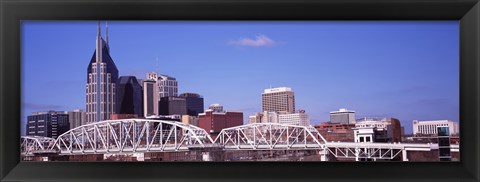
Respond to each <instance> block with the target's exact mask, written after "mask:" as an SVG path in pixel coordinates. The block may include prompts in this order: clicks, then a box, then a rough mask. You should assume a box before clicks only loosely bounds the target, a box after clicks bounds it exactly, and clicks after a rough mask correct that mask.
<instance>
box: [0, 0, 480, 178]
mask: <svg viewBox="0 0 480 182" xmlns="http://www.w3.org/2000/svg"><path fill="white" fill-rule="evenodd" d="M99 19H100V20H105V19H107V20H274V21H278V20H459V21H460V25H459V28H460V70H461V71H460V120H461V121H462V124H460V130H461V131H462V132H461V133H460V135H461V138H462V142H461V144H460V148H461V156H462V157H461V162H452V163H438V162H406V163H403V162H376V163H368V162H367V163H354V164H353V163H349V162H323V163H320V162H301V163H293V162H261V163H255V162H235V163H225V162H218V163H217V162H214V163H212V162H175V163H172V162H163V163H154V162H98V163H96V162H83V163H79V162H20V160H19V151H18V150H17V149H18V148H19V146H20V138H19V135H20V125H19V124H18V121H20V116H21V115H20V108H21V102H20V100H21V97H20V96H21V92H20V91H21V84H20V81H21V73H20V72H21V67H20V60H21V54H20V51H21V50H20V49H21V46H20V23H21V21H22V20H99ZM0 20H1V22H0V26H1V27H0V40H1V44H0V46H1V47H0V56H1V61H0V180H1V181H40V180H41V181H53V180H58V181H69V180H78V181H85V180H103V181H106V180H113V181H126V180H132V181H139V180H142V181H143V180H175V181H225V180H228V181H244V180H255V181H296V180H298V179H300V180H302V181H318V180H319V179H321V180H328V181H385V180H389V181H392V179H393V180H395V181H412V180H413V181H465V182H466V181H479V180H480V175H479V174H480V172H479V171H480V169H479V165H480V160H479V156H480V155H479V148H480V142H479V138H480V135H479V132H480V128H479V126H480V125H479V122H480V118H479V113H480V112H479V111H480V110H479V109H480V108H479V104H480V103H479V92H480V88H479V87H480V84H479V81H480V79H479V72H480V69H479V66H480V64H479V63H480V55H479V52H480V44H479V43H480V35H479V33H480V28H479V26H480V5H479V3H478V0H389V1H382V0H336V1H334V0H297V1H295V0H243V1H241V0H197V1H195V0H180V1H174V0H141V1H133V0H116V1H108V0H99V1H94V0H86V1H81V0H66V1H65V0H64V1H61V0H36V1H33V0H16V1H14V0H0Z"/></svg>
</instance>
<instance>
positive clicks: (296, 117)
mask: <svg viewBox="0 0 480 182" xmlns="http://www.w3.org/2000/svg"><path fill="white" fill-rule="evenodd" d="M278 123H280V124H289V125H298V126H309V125H310V117H309V116H308V114H307V113H305V111H304V110H300V111H299V112H296V113H286V114H278Z"/></svg>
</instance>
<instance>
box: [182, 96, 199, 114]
mask: <svg viewBox="0 0 480 182" xmlns="http://www.w3.org/2000/svg"><path fill="white" fill-rule="evenodd" d="M180 97H182V98H185V102H186V106H187V114H188V115H190V116H198V113H203V111H204V109H203V98H202V96H200V95H199V94H197V93H182V94H180Z"/></svg>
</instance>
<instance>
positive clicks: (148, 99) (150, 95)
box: [143, 79, 159, 117]
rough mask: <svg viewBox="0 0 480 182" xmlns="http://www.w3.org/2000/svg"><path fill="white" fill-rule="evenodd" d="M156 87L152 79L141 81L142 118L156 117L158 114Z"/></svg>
mask: <svg viewBox="0 0 480 182" xmlns="http://www.w3.org/2000/svg"><path fill="white" fill-rule="evenodd" d="M157 93H158V86H157V82H156V81H155V80H153V79H147V80H145V81H143V116H144V117H148V116H157V115H159V114H158V111H159V110H158V104H159V98H158V94H157Z"/></svg>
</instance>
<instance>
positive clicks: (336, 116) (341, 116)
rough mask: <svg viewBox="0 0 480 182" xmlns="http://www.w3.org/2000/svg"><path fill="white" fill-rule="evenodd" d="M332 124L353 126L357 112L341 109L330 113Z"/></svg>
mask: <svg viewBox="0 0 480 182" xmlns="http://www.w3.org/2000/svg"><path fill="white" fill-rule="evenodd" d="M330 122H331V123H343V124H352V123H355V111H349V110H347V109H345V108H341V109H339V110H338V111H332V112H330Z"/></svg>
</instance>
